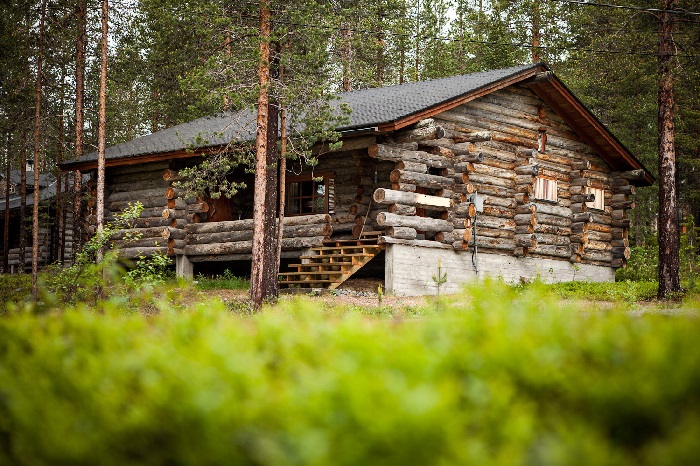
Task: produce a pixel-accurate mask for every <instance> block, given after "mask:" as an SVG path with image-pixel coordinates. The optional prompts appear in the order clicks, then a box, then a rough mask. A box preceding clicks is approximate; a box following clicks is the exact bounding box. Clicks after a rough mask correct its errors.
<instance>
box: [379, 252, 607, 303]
mask: <svg viewBox="0 0 700 466" xmlns="http://www.w3.org/2000/svg"><path fill="white" fill-rule="evenodd" d="M438 260H440V263H441V265H442V270H443V272H447V282H446V283H445V284H444V285H442V289H441V292H444V293H457V292H459V291H460V290H461V289H462V287H463V286H464V285H465V284H466V283H469V282H473V281H476V280H482V279H484V278H486V277H491V278H502V279H503V280H504V281H505V282H507V283H517V282H519V281H521V280H533V279H535V278H536V277H539V278H540V280H542V281H543V282H545V283H554V282H565V281H593V282H611V281H615V270H614V269H613V268H612V267H603V266H599V265H590V264H571V263H570V262H569V261H567V260H556V259H544V258H533V257H513V256H509V255H505V254H492V253H486V254H484V253H479V254H478V262H477V265H478V270H479V271H478V273H477V272H476V270H475V267H474V265H473V263H472V252H471V251H455V250H454V249H452V248H451V247H450V248H427V247H416V246H410V245H403V244H388V245H387V247H386V260H385V262H384V268H385V286H386V290H387V292H389V293H392V294H394V295H398V296H421V295H431V294H436V292H437V285H436V284H435V281H434V280H433V278H432V277H433V275H436V274H437V268H438Z"/></svg>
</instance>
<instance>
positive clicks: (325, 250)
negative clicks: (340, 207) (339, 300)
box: [279, 234, 384, 290]
mask: <svg viewBox="0 0 700 466" xmlns="http://www.w3.org/2000/svg"><path fill="white" fill-rule="evenodd" d="M377 239H378V236H376V235H367V234H365V235H363V236H361V237H360V239H352V240H328V241H325V242H324V246H321V247H316V248H311V251H310V253H309V254H308V255H304V256H300V257H299V260H300V262H299V263H296V264H289V267H290V268H296V271H294V272H284V273H280V274H279V284H280V288H283V289H284V288H328V289H329V290H334V289H336V288H337V287H338V286H340V284H341V283H343V282H344V281H345V280H347V279H348V278H350V277H351V276H352V275H353V274H354V273H355V272H357V271H358V270H360V269H361V268H362V267H363V266H365V265H366V264H367V263H368V262H369V261H371V260H372V259H373V258H374V257H375V256H376V255H377V254H379V253H380V252H382V251H383V250H384V246H383V245H379V244H377Z"/></svg>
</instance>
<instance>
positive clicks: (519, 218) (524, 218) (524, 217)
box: [513, 214, 538, 226]
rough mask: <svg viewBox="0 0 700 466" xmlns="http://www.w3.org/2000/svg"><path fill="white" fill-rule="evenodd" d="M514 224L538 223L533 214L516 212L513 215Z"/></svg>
mask: <svg viewBox="0 0 700 466" xmlns="http://www.w3.org/2000/svg"><path fill="white" fill-rule="evenodd" d="M513 220H515V224H516V225H532V226H535V225H536V224H537V223H538V220H537V217H536V216H535V214H518V215H516V216H514V217H513Z"/></svg>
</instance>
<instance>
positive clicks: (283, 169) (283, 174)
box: [276, 67, 287, 287]
mask: <svg viewBox="0 0 700 466" xmlns="http://www.w3.org/2000/svg"><path fill="white" fill-rule="evenodd" d="M283 79H284V68H282V67H281V68H280V81H283ZM280 125H281V127H282V128H281V135H280V138H281V147H280V171H279V178H280V180H279V184H280V207H279V209H280V210H279V214H278V215H279V224H280V225H283V224H284V209H285V208H286V203H287V200H286V198H285V197H286V193H287V186H286V183H287V111H286V110H285V108H284V106H283V105H282V104H280ZM283 236H284V230H283V229H282V228H280V229H279V230H278V234H277V256H276V259H277V271H279V269H280V266H281V263H280V262H281V260H282V237H283ZM278 287H279V284H278Z"/></svg>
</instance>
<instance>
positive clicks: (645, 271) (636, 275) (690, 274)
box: [615, 215, 700, 291]
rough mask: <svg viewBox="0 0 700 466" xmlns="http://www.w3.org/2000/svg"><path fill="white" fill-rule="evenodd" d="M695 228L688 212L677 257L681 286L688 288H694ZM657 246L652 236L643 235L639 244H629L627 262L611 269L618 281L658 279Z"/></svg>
mask: <svg viewBox="0 0 700 466" xmlns="http://www.w3.org/2000/svg"><path fill="white" fill-rule="evenodd" d="M698 230H699V229H698V227H697V226H695V218H694V217H693V216H692V215H688V217H687V218H686V219H685V221H684V222H683V224H682V233H681V238H680V241H681V247H680V251H679V256H680V272H681V280H682V281H683V286H684V287H685V288H686V289H687V290H689V291H697V290H698V271H700V258H699V257H698V253H697V251H698ZM658 263H659V245H658V243H657V240H656V236H655V235H650V236H648V237H647V241H646V244H645V245H643V246H632V248H631V254H630V258H629V260H628V261H627V265H626V266H625V267H623V268H621V269H617V271H616V272H615V279H616V280H618V281H623V280H631V281H647V282H649V281H654V280H657V279H658Z"/></svg>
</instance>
